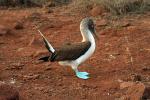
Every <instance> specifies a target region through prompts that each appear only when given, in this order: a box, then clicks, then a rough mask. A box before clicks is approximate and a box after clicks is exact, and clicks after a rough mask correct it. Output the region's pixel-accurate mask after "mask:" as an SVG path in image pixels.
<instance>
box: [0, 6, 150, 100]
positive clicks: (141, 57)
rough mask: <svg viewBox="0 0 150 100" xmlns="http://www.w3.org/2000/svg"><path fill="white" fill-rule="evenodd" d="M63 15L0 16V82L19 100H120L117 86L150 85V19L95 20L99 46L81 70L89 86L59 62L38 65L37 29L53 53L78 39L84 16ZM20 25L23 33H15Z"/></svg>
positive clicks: (9, 13)
mask: <svg viewBox="0 0 150 100" xmlns="http://www.w3.org/2000/svg"><path fill="white" fill-rule="evenodd" d="M62 10H63V9H62ZM62 10H58V9H55V11H54V12H53V13H50V14H45V13H44V12H42V10H41V9H24V10H0V25H1V26H5V27H6V28H8V29H9V32H7V34H5V35H2V36H0V81H2V82H5V83H8V84H11V85H13V86H15V87H17V88H18V90H19V92H20V95H21V99H22V100H119V98H120V97H121V96H122V95H123V94H122V91H121V90H120V81H141V82H150V27H149V26H150V17H149V16H150V14H149V13H146V14H140V15H132V16H126V17H123V18H121V19H113V20H110V19H107V18H106V17H95V18H94V19H95V20H96V30H97V33H98V34H99V38H100V40H98V41H97V48H96V51H95V53H94V55H93V56H92V57H91V58H90V59H89V60H87V61H86V62H85V63H84V64H83V65H81V66H80V67H79V69H80V70H82V71H87V72H89V73H90V79H88V80H81V79H78V78H77V77H76V76H75V74H74V72H73V71H72V70H71V68H70V67H62V66H60V65H58V63H57V62H56V63H51V62H48V63H42V62H39V61H38V58H39V57H41V56H42V54H40V53H41V52H44V51H46V49H45V47H44V45H43V41H42V39H41V37H40V35H39V34H38V32H37V30H36V26H38V27H40V29H41V31H42V32H44V33H45V36H46V37H47V38H48V40H49V41H50V42H51V43H52V44H53V45H54V47H55V46H61V45H62V43H67V42H79V41H80V40H81V39H82V38H81V35H80V31H79V24H80V21H81V19H82V18H83V16H80V15H75V14H72V13H67V12H62ZM18 21H19V22H20V23H22V24H23V27H24V28H23V29H20V30H16V29H14V26H15V24H16V22H18ZM120 100H121V99H120ZM122 100H123V99H122Z"/></svg>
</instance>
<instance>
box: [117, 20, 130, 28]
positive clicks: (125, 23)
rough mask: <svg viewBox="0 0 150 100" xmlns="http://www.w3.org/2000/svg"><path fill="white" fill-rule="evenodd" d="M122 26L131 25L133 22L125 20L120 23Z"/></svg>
mask: <svg viewBox="0 0 150 100" xmlns="http://www.w3.org/2000/svg"><path fill="white" fill-rule="evenodd" d="M120 26H121V27H128V26H131V24H130V23H129V22H128V21H124V22H122V23H121V24H120Z"/></svg>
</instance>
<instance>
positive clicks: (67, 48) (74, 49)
mask: <svg viewBox="0 0 150 100" xmlns="http://www.w3.org/2000/svg"><path fill="white" fill-rule="evenodd" d="M90 46H91V43H90V42H89V41H87V42H81V43H75V44H68V45H63V46H62V47H61V48H58V49H56V51H55V53H54V54H52V56H51V61H65V60H75V59H77V58H79V57H80V56H82V55H83V54H85V52H86V51H87V50H88V49H89V48H90Z"/></svg>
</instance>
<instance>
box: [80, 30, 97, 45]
mask: <svg viewBox="0 0 150 100" xmlns="http://www.w3.org/2000/svg"><path fill="white" fill-rule="evenodd" d="M80 31H81V35H82V38H83V39H82V42H84V41H90V42H91V43H94V44H95V39H94V37H93V34H92V33H91V31H90V30H89V29H86V28H82V27H81V28H80Z"/></svg>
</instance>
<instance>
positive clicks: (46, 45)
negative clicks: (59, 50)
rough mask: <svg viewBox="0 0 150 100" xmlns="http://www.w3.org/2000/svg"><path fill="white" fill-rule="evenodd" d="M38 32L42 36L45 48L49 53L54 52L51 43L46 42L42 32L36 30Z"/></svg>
mask: <svg viewBox="0 0 150 100" xmlns="http://www.w3.org/2000/svg"><path fill="white" fill-rule="evenodd" d="M38 32H39V33H40V35H41V36H42V37H43V41H44V43H45V47H46V48H47V50H48V51H49V52H51V53H54V52H55V49H54V48H53V47H52V45H51V44H50V43H49V42H48V40H47V39H46V38H45V37H44V35H43V34H42V32H41V31H40V30H38Z"/></svg>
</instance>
